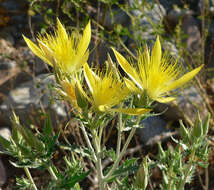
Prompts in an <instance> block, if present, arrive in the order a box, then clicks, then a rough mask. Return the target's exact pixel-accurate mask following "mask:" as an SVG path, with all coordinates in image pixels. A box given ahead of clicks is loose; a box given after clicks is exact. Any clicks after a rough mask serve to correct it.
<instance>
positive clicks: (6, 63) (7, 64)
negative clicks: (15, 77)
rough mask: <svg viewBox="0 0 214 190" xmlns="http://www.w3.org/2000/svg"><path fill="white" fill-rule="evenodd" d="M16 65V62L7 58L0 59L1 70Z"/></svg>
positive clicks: (12, 67)
mask: <svg viewBox="0 0 214 190" xmlns="http://www.w3.org/2000/svg"><path fill="white" fill-rule="evenodd" d="M15 67H16V62H15V61H12V60H9V59H4V60H2V59H0V71H1V70H10V69H14V68H15Z"/></svg>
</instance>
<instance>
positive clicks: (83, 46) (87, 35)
mask: <svg viewBox="0 0 214 190" xmlns="http://www.w3.org/2000/svg"><path fill="white" fill-rule="evenodd" d="M90 40H91V23H90V21H89V22H88V24H87V26H86V27H85V29H84V31H83V35H82V37H81V38H80V41H79V43H78V47H77V52H78V56H80V57H82V56H83V55H84V54H85V53H86V50H87V49H88V46H89V43H90ZM83 64H84V63H83Z"/></svg>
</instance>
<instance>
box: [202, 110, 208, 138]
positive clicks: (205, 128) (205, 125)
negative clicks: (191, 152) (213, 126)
mask: <svg viewBox="0 0 214 190" xmlns="http://www.w3.org/2000/svg"><path fill="white" fill-rule="evenodd" d="M209 122H210V113H209V114H208V115H207V117H206V120H205V122H204V124H203V135H207V133H208V131H209Z"/></svg>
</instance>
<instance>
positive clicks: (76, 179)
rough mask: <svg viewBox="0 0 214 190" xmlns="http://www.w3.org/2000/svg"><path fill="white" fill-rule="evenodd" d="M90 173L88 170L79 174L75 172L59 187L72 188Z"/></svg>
mask: <svg viewBox="0 0 214 190" xmlns="http://www.w3.org/2000/svg"><path fill="white" fill-rule="evenodd" d="M89 173H90V171H88V172H84V173H82V174H81V175H78V174H75V175H74V176H72V177H71V178H70V179H69V181H68V182H67V184H65V185H63V186H61V188H72V187H74V185H75V184H76V183H78V182H80V181H82V180H83V179H85V178H86V177H87V176H88V174H89Z"/></svg>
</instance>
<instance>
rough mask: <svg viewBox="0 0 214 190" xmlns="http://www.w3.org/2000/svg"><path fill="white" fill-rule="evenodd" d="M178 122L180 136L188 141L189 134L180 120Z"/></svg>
mask: <svg viewBox="0 0 214 190" xmlns="http://www.w3.org/2000/svg"><path fill="white" fill-rule="evenodd" d="M179 123H180V131H181V136H182V138H183V139H184V141H185V142H190V134H189V131H188V130H187V128H186V127H185V126H184V124H183V122H182V120H179Z"/></svg>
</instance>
